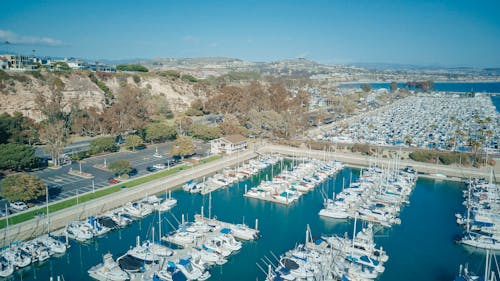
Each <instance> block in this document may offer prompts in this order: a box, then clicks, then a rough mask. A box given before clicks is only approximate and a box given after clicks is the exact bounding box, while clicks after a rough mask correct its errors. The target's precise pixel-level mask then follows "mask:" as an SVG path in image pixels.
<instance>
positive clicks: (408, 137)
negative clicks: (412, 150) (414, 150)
mask: <svg viewBox="0 0 500 281" xmlns="http://www.w3.org/2000/svg"><path fill="white" fill-rule="evenodd" d="M404 141H405V143H406V145H408V146H411V144H412V142H413V139H412V138H411V136H409V135H406V136H405V139H404Z"/></svg>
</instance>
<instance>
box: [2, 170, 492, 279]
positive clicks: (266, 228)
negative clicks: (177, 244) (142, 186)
mask: <svg viewBox="0 0 500 281" xmlns="http://www.w3.org/2000/svg"><path fill="white" fill-rule="evenodd" d="M266 174H267V175H268V177H270V176H271V170H270V169H269V168H268V169H265V170H264V171H262V173H261V174H259V175H258V176H254V177H251V178H248V179H245V180H243V181H241V182H239V183H237V184H234V185H233V186H231V188H228V189H220V190H217V191H215V192H212V193H211V197H212V200H211V202H212V203H211V205H212V208H211V209H212V210H211V213H212V216H215V215H216V216H217V220H219V221H225V222H229V223H233V224H240V223H243V224H244V223H248V222H249V223H252V224H253V223H254V221H255V219H259V223H258V224H259V225H258V229H259V231H260V233H261V235H262V237H261V238H260V239H259V240H258V242H252V241H250V242H247V243H245V245H244V246H243V247H242V248H241V250H240V251H239V253H238V254H236V255H234V256H233V257H231V258H230V259H228V261H227V262H226V263H225V264H224V265H222V266H218V265H215V266H214V267H212V268H211V269H210V270H209V272H210V274H211V277H210V279H209V280H236V279H238V280H265V274H264V273H263V272H262V271H261V270H260V269H259V268H258V267H257V266H256V265H255V263H256V262H258V261H260V259H261V258H262V257H264V256H269V253H270V251H272V252H273V253H275V254H276V255H278V256H279V255H281V254H283V253H285V252H287V251H288V250H290V249H293V248H294V247H295V245H296V243H297V242H299V243H300V242H303V241H304V232H305V230H306V228H307V224H309V225H310V228H311V233H312V234H313V235H317V237H320V236H331V235H335V234H336V235H338V236H342V237H343V236H344V233H346V232H347V233H348V235H347V236H348V237H349V236H352V230H353V220H344V221H339V220H335V219H323V218H321V217H319V216H318V212H319V211H320V209H321V208H322V203H323V200H324V196H323V193H325V194H333V192H335V193H339V192H340V191H341V190H342V183H343V182H349V180H351V178H352V181H353V182H356V181H357V180H358V176H359V170H357V169H352V168H345V169H343V170H342V171H340V172H338V173H337V174H336V175H335V176H334V177H331V178H329V179H328V180H327V181H325V182H324V183H322V184H320V185H319V186H318V187H317V188H315V189H313V190H311V191H310V192H309V193H307V194H305V195H304V196H302V197H301V198H300V199H299V200H298V201H297V202H296V203H295V204H294V205H292V206H284V205H281V204H272V203H269V202H264V201H259V200H253V199H250V198H246V197H243V196H242V195H243V193H244V186H245V184H246V185H247V186H248V187H254V186H257V185H258V184H259V183H260V182H261V180H262V179H265V175H266ZM464 187H465V186H464V185H463V184H461V183H457V182H449V181H434V180H431V179H425V178H420V179H418V180H417V182H416V187H415V188H414V191H413V192H412V194H411V196H410V201H411V205H409V206H407V207H406V208H404V209H403V210H402V212H401V214H400V218H401V221H402V223H401V225H395V226H393V227H392V228H390V229H386V230H381V229H380V227H377V226H374V239H375V242H376V244H377V246H381V247H383V249H384V251H386V253H387V254H388V255H389V256H390V258H389V260H388V261H387V262H386V263H385V264H384V267H385V271H384V273H383V274H381V275H380V277H379V278H378V280H386V281H396V280H401V279H400V276H408V278H406V279H405V280H453V277H454V276H456V275H457V272H458V267H459V265H460V264H465V263H468V264H469V269H470V270H474V271H475V272H480V270H481V269H482V268H483V266H482V264H483V262H484V253H483V252H481V251H471V250H470V249H468V248H465V247H463V246H461V245H459V244H456V243H454V242H453V237H456V236H457V235H458V234H460V233H461V231H462V230H461V227H460V226H458V225H456V222H455V220H454V217H455V213H456V212H458V211H460V210H463V205H462V204H461V201H462V199H461V198H462V190H463V188H464ZM172 197H173V198H176V199H177V201H178V203H177V206H176V207H175V208H173V209H172V210H171V211H169V212H164V213H162V224H161V228H162V231H163V232H164V233H168V232H171V231H174V230H175V229H176V228H173V227H172V226H170V225H169V224H168V222H167V220H169V221H172V222H173V221H175V219H174V216H175V217H176V218H178V219H179V221H180V220H181V218H182V214H184V216H185V218H186V221H189V220H193V218H195V215H196V214H199V213H200V206H204V209H205V213H206V212H207V210H208V209H209V208H208V205H209V201H210V200H209V196H207V195H205V196H203V195H200V194H195V195H191V194H189V193H186V192H185V191H183V190H182V189H177V190H175V191H173V192H172ZM228 209H230V210H231V212H228V211H227V210H228ZM431 217H432V219H427V218H431ZM423 220H425V221H426V223H425V225H423V224H422V223H421V222H422V221H423ZM157 221H158V217H157V216H156V215H154V214H153V215H150V216H146V217H144V218H143V219H141V220H134V221H133V222H132V223H131V224H130V225H129V226H128V227H125V228H119V229H117V230H116V231H111V232H108V233H106V234H104V235H103V236H101V237H99V238H97V239H92V240H90V241H89V242H87V243H78V242H76V241H73V240H69V244H70V246H71V247H70V248H69V249H68V250H67V252H66V254H64V255H59V256H54V257H52V258H50V259H48V260H46V261H44V262H42V263H38V264H31V265H30V266H27V267H25V268H23V269H22V270H18V271H16V272H15V273H14V274H13V275H12V276H11V277H8V278H6V279H5V280H21V279H22V280H47V279H48V277H50V276H52V277H54V280H56V277H57V276H64V277H65V280H68V278H69V277H73V278H72V279H71V280H91V279H90V277H89V275H88V273H87V270H89V269H90V268H91V267H93V266H95V265H97V264H99V263H102V261H103V255H105V254H107V253H108V252H110V253H111V254H112V255H113V258H115V259H118V258H119V257H121V256H123V255H124V254H125V253H126V252H127V251H129V250H130V246H131V245H135V244H136V239H137V236H138V235H139V236H140V241H146V240H151V239H152V231H151V227H156V229H157V230H158V222H157ZM362 228H363V224H362V223H361V222H360V221H359V220H358V223H357V229H362ZM156 237H158V236H156ZM284 237H286V239H283V238H284ZM408 241H413V242H412V243H408ZM403 245H404V246H403ZM435 251H437V252H439V253H441V255H439V256H431V257H429V252H435ZM409 255H411V257H412V259H418V260H420V261H421V262H420V264H419V265H416V264H414V263H413V262H409V263H405V262H401V261H402V260H405V259H407V258H408V257H409ZM242 264H247V265H248V266H244V267H242ZM21 276H22V277H21ZM146 280H147V279H146Z"/></svg>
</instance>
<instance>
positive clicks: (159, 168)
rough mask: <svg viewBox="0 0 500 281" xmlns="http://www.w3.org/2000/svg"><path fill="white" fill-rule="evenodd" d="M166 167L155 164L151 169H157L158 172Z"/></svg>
mask: <svg viewBox="0 0 500 281" xmlns="http://www.w3.org/2000/svg"><path fill="white" fill-rule="evenodd" d="M166 167H167V166H165V164H155V165H153V168H155V169H158V170H163V169H165V168H166Z"/></svg>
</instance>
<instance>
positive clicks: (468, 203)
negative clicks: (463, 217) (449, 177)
mask: <svg viewBox="0 0 500 281" xmlns="http://www.w3.org/2000/svg"><path fill="white" fill-rule="evenodd" d="M470 189H471V185H469V194H468V198H467V222H466V223H467V233H469V232H470Z"/></svg>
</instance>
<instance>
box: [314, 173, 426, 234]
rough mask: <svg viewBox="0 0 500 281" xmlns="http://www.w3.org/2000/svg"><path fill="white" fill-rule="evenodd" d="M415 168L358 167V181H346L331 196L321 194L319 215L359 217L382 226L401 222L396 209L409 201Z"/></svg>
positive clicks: (413, 183)
mask: <svg viewBox="0 0 500 281" xmlns="http://www.w3.org/2000/svg"><path fill="white" fill-rule="evenodd" d="M416 180H417V171H416V170H414V169H413V168H411V167H407V168H405V169H398V168H397V166H395V167H386V168H381V167H378V166H370V167H369V168H368V169H366V170H362V174H361V177H360V179H359V181H357V182H354V183H350V184H349V186H348V187H347V188H344V183H342V191H341V192H340V193H338V194H336V195H335V194H334V196H333V198H332V199H329V198H325V202H324V204H323V205H324V208H323V209H321V210H320V211H319V213H318V214H319V215H320V216H322V217H327V218H334V219H345V218H348V217H350V218H360V219H361V220H364V221H369V222H372V223H377V224H380V225H382V226H385V227H391V226H392V225H393V224H401V220H400V218H399V213H400V211H401V208H402V207H403V205H406V204H409V197H410V194H411V192H412V190H413V188H414V187H415V182H416Z"/></svg>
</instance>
